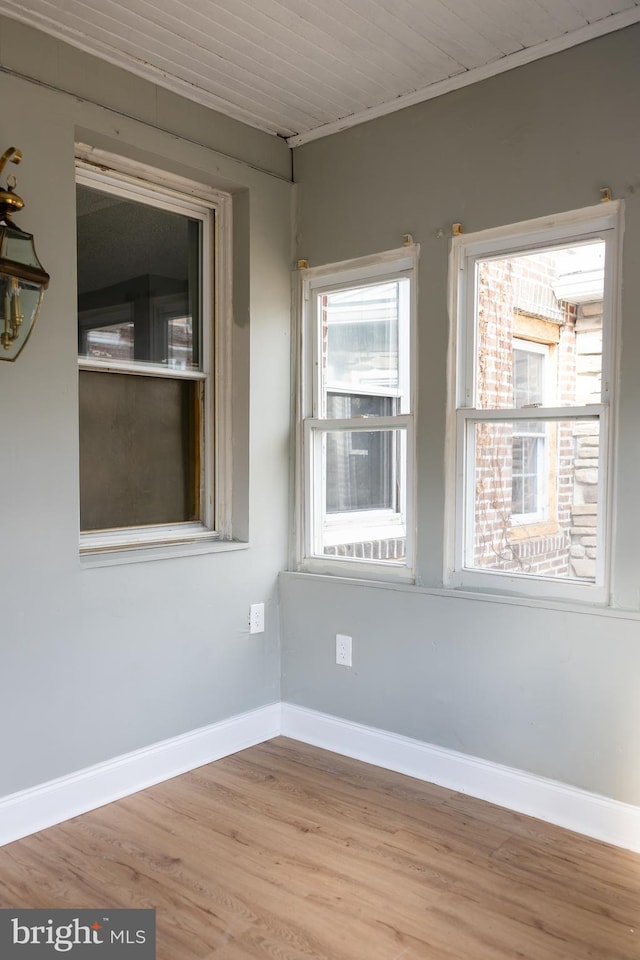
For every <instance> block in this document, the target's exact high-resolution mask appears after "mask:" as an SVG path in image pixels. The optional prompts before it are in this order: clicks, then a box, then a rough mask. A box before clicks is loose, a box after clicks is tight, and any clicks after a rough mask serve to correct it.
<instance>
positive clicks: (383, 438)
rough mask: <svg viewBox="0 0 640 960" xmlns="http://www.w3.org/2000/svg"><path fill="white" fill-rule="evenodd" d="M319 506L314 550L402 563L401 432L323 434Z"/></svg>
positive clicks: (403, 438)
mask: <svg viewBox="0 0 640 960" xmlns="http://www.w3.org/2000/svg"><path fill="white" fill-rule="evenodd" d="M322 456H323V473H324V478H325V482H324V502H323V505H322V533H321V536H322V543H321V545H320V549H319V551H318V552H320V553H324V554H325V555H329V556H338V557H351V558H358V559H364V560H398V561H401V560H404V558H405V556H406V543H405V535H406V525H405V517H404V502H405V484H406V434H405V431H404V430H392V429H390V430H345V431H339V430H328V431H324V432H323V433H322Z"/></svg>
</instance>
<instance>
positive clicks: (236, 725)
mask: <svg viewBox="0 0 640 960" xmlns="http://www.w3.org/2000/svg"><path fill="white" fill-rule="evenodd" d="M279 732H280V704H279V703H274V704H270V705H269V706H266V707H260V708H259V709H257V710H250V711H249V712H248V713H242V714H239V715H238V716H235V717H229V719H227V720H222V721H220V722H219V723H212V724H210V725H209V726H206V727H201V728H200V729H198V730H193V731H191V732H190V733H186V734H184V735H183V736H179V737H172V738H171V739H169V740H163V741H161V742H160V743H155V744H153V746H151V747H145V748H144V749H142V750H134V751H133V752H132V753H127V754H123V755H122V756H120V757H116V758H115V759H114V760H108V761H106V762H105V763H98V764H96V765H95V766H91V767H86V768H85V769H84V770H79V771H78V772H77V773H73V774H71V775H69V776H67V777H60V778H59V779H57V780H50V781H49V782H48V783H43V784H40V785H39V786H37V787H33V788H31V789H29V790H21V791H20V792H19V793H13V794H10V795H9V796H6V797H3V798H2V799H0V846H2V845H3V844H5V843H10V842H11V841H12V840H18V839H20V837H25V836H27V835H28V834H31V833H36V832H37V831H38V830H44V829H45V827H52V826H53V825H54V824H56V823H61V822H62V821H63V820H69V819H71V817H77V816H78V815H79V814H81V813H86V812H87V811H88V810H95V809H96V807H101V806H103V805H104V804H105V803H111V802H112V801H113V800H119V799H120V798H121V797H126V796H129V795H130V794H132V793H137V791H138V790H144V789H145V787H150V786H152V785H153V784H155V783H160V782H162V781H163V780H169V779H170V778H171V777H175V776H178V774H181V773H186V772H187V771H188V770H193V769H195V768H196V767H200V766H202V765H203V764H205V763H211V762H212V761H213V760H219V759H220V758H221V757H226V756H229V755H230V754H232V753H237V752H238V751H239V750H244V749H245V748H246V747H251V746H254V744H256V743H262V742H263V741H265V740H271V738H272V737H276V736H278V734H279Z"/></svg>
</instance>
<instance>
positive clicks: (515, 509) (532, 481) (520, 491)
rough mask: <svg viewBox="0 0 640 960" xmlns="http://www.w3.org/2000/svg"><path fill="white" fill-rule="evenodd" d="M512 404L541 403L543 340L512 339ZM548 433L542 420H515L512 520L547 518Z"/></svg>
mask: <svg viewBox="0 0 640 960" xmlns="http://www.w3.org/2000/svg"><path fill="white" fill-rule="evenodd" d="M512 356H513V370H512V381H513V405H514V407H516V408H523V407H542V406H543V404H544V399H545V389H544V385H545V380H546V376H547V367H548V348H547V347H546V346H545V345H544V344H537V343H529V342H527V341H526V340H517V339H514V340H513V350H512ZM547 441H548V437H547V431H546V429H545V427H544V424H541V423H539V422H537V421H535V420H533V421H532V420H522V421H520V422H518V423H515V424H514V427H513V440H512V458H513V459H512V472H511V520H512V523H514V524H516V523H531V522H538V521H541V520H544V519H546V517H547V511H548V502H549V490H548V488H549V484H548V481H549V480H550V478H549V476H548V466H547V464H548V442H547Z"/></svg>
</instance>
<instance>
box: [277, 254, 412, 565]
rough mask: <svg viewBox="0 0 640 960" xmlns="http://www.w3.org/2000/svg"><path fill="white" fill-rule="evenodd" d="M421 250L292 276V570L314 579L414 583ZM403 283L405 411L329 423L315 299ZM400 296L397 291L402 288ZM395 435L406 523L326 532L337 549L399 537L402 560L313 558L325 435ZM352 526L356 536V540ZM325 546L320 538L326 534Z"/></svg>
mask: <svg viewBox="0 0 640 960" xmlns="http://www.w3.org/2000/svg"><path fill="white" fill-rule="evenodd" d="M418 255H419V247H418V245H417V244H409V245H408V246H406V247H401V248H399V249H397V250H390V251H386V252H385V253H381V254H376V255H372V256H369V257H363V258H359V259H357V260H349V261H346V262H344V263H338V264H329V265H327V266H322V267H312V268H309V267H307V268H304V269H301V270H299V271H297V273H296V275H295V281H296V283H295V287H294V296H295V298H296V299H297V304H295V310H296V314H297V317H298V330H299V343H300V360H299V366H298V371H297V372H298V384H299V389H298V402H297V417H296V420H297V461H296V474H297V475H296V523H295V525H294V526H295V543H294V547H293V550H294V557H293V562H294V565H295V566H297V567H298V569H301V570H307V571H310V572H316V573H331V574H336V573H338V574H341V575H344V576H351V577H362V578H368V579H379V580H394V579H401V580H413V577H414V544H415V529H414V527H415V506H414V504H415V470H414V462H415V455H414V410H415V355H416V350H415V336H416V334H415V330H416V292H417V264H418ZM397 279H406V280H407V281H408V283H407V291H406V296H408V298H409V301H408V303H405V305H404V306H405V308H406V310H407V311H408V315H409V321H408V329H407V330H406V331H402V330H399V344H398V347H399V356H398V364H399V376H400V383H401V384H402V383H403V381H404V383H405V384H406V385H407V386H406V389H405V390H404V391H403V389H402V386H401V387H400V388H399V390H398V393H399V395H401V397H402V403H403V406H402V407H401V409H400V411H399V412H398V413H397V414H395V415H391V416H380V417H378V416H371V417H366V418H358V417H356V418H345V419H337V418H327V417H326V411H325V410H323V408H322V383H321V375H320V357H321V355H322V344H321V329H320V324H319V323H318V310H317V303H318V299H319V298H320V297H321V296H322V295H323V294H325V293H331V292H336V291H338V290H346V289H348V288H349V287H354V288H355V287H362V286H367V285H368V284H382V283H384V282H385V281H392V280H397ZM401 290H402V287H401ZM357 392H358V393H359V394H368V395H371V396H391V395H392V392H391V391H384V390H381V389H378V388H376V387H372V388H371V389H370V390H369V389H367V388H362V389H361V388H360V387H358V391H357ZM327 430H328V431H350V432H354V431H362V432H372V431H383V430H396V431H399V436H400V441H401V443H402V444H403V446H404V450H403V452H402V455H401V463H403V464H404V470H405V471H406V477H402V478H401V483H400V489H401V496H402V502H401V510H402V515H403V516H404V523H401V521H400V520H399V518H398V515H397V514H396V513H393V512H390V511H385V510H370V511H362V512H360V513H358V516H357V519H354V518H353V517H352V516H347V515H345V516H342V515H340V514H335V515H334V516H333V517H332V518H331V521H330V523H329V524H328V526H330V527H332V528H333V529H332V533H331V534H330V535H329V536H330V539H331V540H333V541H335V542H336V543H339V542H345V539H346V538H347V537H348V538H349V540H348V542H358V541H360V542H363V541H366V540H377V539H388V538H394V537H396V536H398V537H402V536H404V537H405V540H406V557H405V559H404V560H402V561H395V560H362V559H355V558H348V557H332V556H328V555H325V554H321V553H319V552H314V545H315V544H316V543H320V542H321V536H320V531H321V528H322V505H323V503H324V502H325V497H326V488H325V478H324V476H323V471H322V468H321V465H322V462H323V442H324V439H323V438H324V434H325V433H326V431H327ZM356 527H357V528H358V530H359V533H357V534H354V531H355V529H356ZM325 542H326V536H325Z"/></svg>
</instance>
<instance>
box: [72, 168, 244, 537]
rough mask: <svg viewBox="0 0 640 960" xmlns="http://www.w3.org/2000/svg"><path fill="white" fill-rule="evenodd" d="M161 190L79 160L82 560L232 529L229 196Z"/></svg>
mask: <svg viewBox="0 0 640 960" xmlns="http://www.w3.org/2000/svg"><path fill="white" fill-rule="evenodd" d="M123 163H124V162H123ZM163 181H164V184H167V182H168V181H170V185H161V184H159V183H158V182H155V181H154V180H153V179H152V176H151V172H150V171H149V170H148V168H142V167H138V166H137V165H133V164H127V166H126V172H123V171H121V170H119V169H117V168H116V169H114V170H106V169H105V165H104V164H101V165H100V167H99V168H98V167H97V166H96V164H95V163H91V162H89V161H87V160H83V159H79V160H78V165H77V241H78V357H79V360H78V363H79V378H80V382H79V402H80V410H79V426H80V526H81V549H82V551H83V552H97V551H102V550H111V549H117V548H126V547H133V546H146V545H153V544H165V543H179V542H186V541H193V540H199V539H211V538H215V537H218V536H221V535H222V536H224V534H225V532H226V516H225V512H224V507H223V502H222V501H223V491H221V490H214V468H215V464H216V459H217V457H218V456H219V455H220V450H221V446H222V444H221V443H220V442H219V441H220V437H219V436H218V433H219V432H220V430H219V429H218V428H219V425H218V424H217V425H216V429H215V430H214V419H213V418H214V409H215V406H214V392H215V390H216V384H215V383H214V380H213V376H212V370H213V347H214V339H215V336H214V334H215V327H214V316H213V306H214V277H215V274H216V270H215V265H216V262H217V256H216V249H215V246H216V245H217V244H216V238H218V237H219V236H220V224H219V223H217V222H216V221H217V219H218V218H220V219H224V217H225V201H226V198H225V197H224V196H223V195H217V194H216V193H215V192H214V191H211V190H209V189H208V188H206V187H202V188H199V189H198V188H197V185H194V184H191V183H189V182H187V181H182V180H178V179H177V178H175V180H174V179H173V178H169V177H166V176H164V177H163ZM214 494H215V495H216V496H214Z"/></svg>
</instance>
